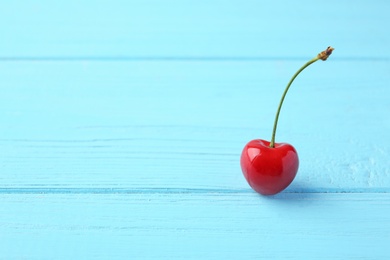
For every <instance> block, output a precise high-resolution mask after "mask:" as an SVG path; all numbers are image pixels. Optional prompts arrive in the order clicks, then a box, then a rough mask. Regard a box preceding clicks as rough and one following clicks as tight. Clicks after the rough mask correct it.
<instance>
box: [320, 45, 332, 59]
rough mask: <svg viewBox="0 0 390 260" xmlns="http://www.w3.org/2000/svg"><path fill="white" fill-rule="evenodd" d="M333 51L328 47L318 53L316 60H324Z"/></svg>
mask: <svg viewBox="0 0 390 260" xmlns="http://www.w3.org/2000/svg"><path fill="white" fill-rule="evenodd" d="M333 50H334V48H332V47H331V46H329V47H328V48H326V50H324V51H322V52H320V53H318V58H320V59H321V60H326V59H327V58H328V57H329V56H330V55H331V54H332V51H333Z"/></svg>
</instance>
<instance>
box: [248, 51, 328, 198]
mask: <svg viewBox="0 0 390 260" xmlns="http://www.w3.org/2000/svg"><path fill="white" fill-rule="evenodd" d="M333 50H334V49H333V48H332V47H330V46H329V47H328V48H327V49H326V50H325V51H323V52H321V53H319V54H318V55H317V56H316V57H314V58H313V59H311V60H309V61H308V62H306V63H305V64H304V65H303V66H302V67H301V68H300V69H299V70H298V71H297V72H296V73H295V74H294V76H293V77H292V78H291V79H290V81H289V83H288V84H287V87H286V89H285V90H284V92H283V95H282V98H281V99H280V102H279V106H278V109H277V111H276V116H275V121H274V128H273V130H272V138H271V142H268V141H264V140H260V139H256V140H252V141H250V142H249V143H248V144H247V145H246V146H245V147H244V150H243V151H242V154H241V169H242V172H243V174H244V176H245V179H246V180H247V182H248V183H249V185H250V186H251V187H252V188H253V189H254V190H255V191H257V192H258V193H260V194H263V195H273V194H276V193H278V192H281V191H282V190H284V189H285V188H287V186H288V185H290V183H291V182H292V181H293V180H294V178H295V175H296V174H297V171H298V165H299V160H298V154H297V151H296V150H295V148H294V147H293V146H292V145H290V144H287V143H275V135H276V128H277V125H278V119H279V114H280V110H281V108H282V105H283V101H284V98H285V97H286V94H287V91H288V90H289V88H290V86H291V84H292V83H293V81H294V79H295V78H296V77H297V76H298V75H299V73H301V72H302V71H303V70H304V69H305V68H306V67H308V66H309V65H310V64H312V63H314V62H316V61H317V60H326V59H327V58H328V57H329V56H330V55H331V54H332V51H333Z"/></svg>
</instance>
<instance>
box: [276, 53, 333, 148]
mask: <svg viewBox="0 0 390 260" xmlns="http://www.w3.org/2000/svg"><path fill="white" fill-rule="evenodd" d="M333 50H334V48H332V47H331V46H329V47H328V48H326V50H324V51H322V52H320V53H318V55H317V57H315V58H313V59H311V60H309V61H308V62H306V64H305V65H303V66H302V67H301V68H300V69H299V70H298V71H297V72H296V73H295V74H294V76H293V77H292V78H291V79H290V82H289V83H288V84H287V87H286V89H285V90H284V92H283V95H282V99H281V100H280V103H279V107H278V110H277V111H276V117H275V122H274V129H273V131H272V138H271V142H270V144H269V147H271V148H274V147H275V134H276V128H277V126H278V119H279V113H280V109H281V108H282V104H283V101H284V98H285V97H286V94H287V91H288V89H289V88H290V86H291V84H292V83H293V81H294V79H295V78H296V77H297V76H298V75H299V73H301V72H302V71H303V70H304V69H305V68H306V67H308V66H309V65H310V64H312V63H314V62H316V61H318V60H323V61H325V60H327V59H328V57H329V56H330V55H331V54H332V51H333Z"/></svg>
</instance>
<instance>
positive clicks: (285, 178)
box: [240, 139, 299, 195]
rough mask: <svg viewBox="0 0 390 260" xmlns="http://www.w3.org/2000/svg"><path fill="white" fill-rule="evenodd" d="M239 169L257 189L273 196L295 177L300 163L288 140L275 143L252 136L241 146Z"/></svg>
mask: <svg viewBox="0 0 390 260" xmlns="http://www.w3.org/2000/svg"><path fill="white" fill-rule="evenodd" d="M240 163H241V169H242V172H243V174H244V177H245V179H246V180H247V182H248V183H249V185H250V186H251V187H252V189H254V190H255V191H256V192H258V193H260V194H263V195H274V194H276V193H279V192H281V191H282V190H284V189H285V188H287V186H288V185H290V183H291V182H292V181H293V180H294V178H295V176H296V174H297V171H298V166H299V159H298V154H297V151H296V150H295V148H294V147H293V146H292V145H290V144H288V143H275V145H274V147H270V142H268V141H265V140H261V139H255V140H252V141H250V142H249V143H247V144H246V146H245V147H244V149H243V151H242V154H241V160H240Z"/></svg>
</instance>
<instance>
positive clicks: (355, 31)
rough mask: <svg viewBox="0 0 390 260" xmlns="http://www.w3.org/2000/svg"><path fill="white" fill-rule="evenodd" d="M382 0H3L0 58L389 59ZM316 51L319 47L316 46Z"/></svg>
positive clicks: (384, 8)
mask: <svg viewBox="0 0 390 260" xmlns="http://www.w3.org/2000/svg"><path fill="white" fill-rule="evenodd" d="M389 8H390V3H389V2H388V1H354V3H353V4H351V3H350V2H348V1H337V0H330V1H326V2H321V3H320V2H316V1H310V0H304V1H300V2H299V3H296V2H288V3H287V2H286V1H282V0H278V1H255V0H248V1H244V2H243V1H240V0H231V1H213V2H212V3H210V2H209V1H197V0H184V1H180V2H179V3H178V1H175V0H165V1H160V0H147V1H136V0H132V1H126V0H103V1H93V0H92V1H91V0H86V1H83V2H82V3H80V1H76V0H69V1H61V2H58V1H56V2H53V1H48V0H41V1H29V0H24V1H3V3H1V8H0V25H1V26H0V35H1V41H0V57H11V58H12V57H35V58H36V57H37V58H40V57H49V58H50V57H90V56H92V57H106V56H108V57H127V56H128V57H172V56H173V57H183V56H184V57H187V56H188V57H249V58H252V57H259V58H264V57H279V58H285V57H291V58H295V57H306V55H307V53H312V52H317V51H318V46H327V45H329V44H333V45H334V46H335V47H337V50H338V52H339V54H338V57H343V58H355V57H356V56H363V57H369V58H372V57H375V58H382V57H385V58H387V59H388V58H389V57H390V51H389V49H388V48H386V47H385V46H386V45H388V43H389V41H390V36H389V35H390V34H389V29H388V27H387V26H386V24H387V23H386V22H387V21H388V14H387V12H388V11H387V10H389ZM321 48H322V47H321Z"/></svg>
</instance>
